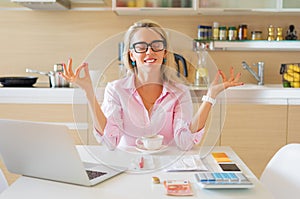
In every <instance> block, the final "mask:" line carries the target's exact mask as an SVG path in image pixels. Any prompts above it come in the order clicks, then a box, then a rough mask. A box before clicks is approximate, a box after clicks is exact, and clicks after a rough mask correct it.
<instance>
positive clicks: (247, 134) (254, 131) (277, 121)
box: [221, 104, 300, 177]
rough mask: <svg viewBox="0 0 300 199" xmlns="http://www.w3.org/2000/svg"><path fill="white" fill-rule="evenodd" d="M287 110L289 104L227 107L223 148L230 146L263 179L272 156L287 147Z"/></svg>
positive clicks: (222, 137)
mask: <svg viewBox="0 0 300 199" xmlns="http://www.w3.org/2000/svg"><path fill="white" fill-rule="evenodd" d="M287 111H288V108H287V106H286V105H265V104H227V105H226V118H225V124H224V127H223V131H222V135H221V145H222V146H231V147H232V148H233V150H234V151H235V152H236V153H237V154H238V155H239V157H241V158H242V159H243V161H244V162H245V163H246V164H247V166H248V167H249V168H250V169H251V170H252V171H253V173H254V174H255V175H256V176H257V177H260V175H261V173H262V171H263V169H264V168H265V166H266V165H267V163H268V162H269V160H270V159H271V157H272V156H273V155H274V154H275V152H276V151H277V150H278V149H279V148H280V147H282V146H283V145H285V144H286V137H287V136H286V127H287ZM299 111H300V107H299V108H298V112H299Z"/></svg>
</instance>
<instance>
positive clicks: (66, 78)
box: [59, 72, 72, 82]
mask: <svg viewBox="0 0 300 199" xmlns="http://www.w3.org/2000/svg"><path fill="white" fill-rule="evenodd" d="M59 75H60V76H61V77H63V78H64V79H65V80H67V81H68V82H71V81H72V78H70V77H69V76H67V75H65V74H64V73H62V72H60V73H59Z"/></svg>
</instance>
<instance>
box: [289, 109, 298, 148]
mask: <svg viewBox="0 0 300 199" xmlns="http://www.w3.org/2000/svg"><path fill="white" fill-rule="evenodd" d="M299 121H300V106H299V105H289V108H288V132H287V142H288V143H295V142H297V143H300V122H299Z"/></svg>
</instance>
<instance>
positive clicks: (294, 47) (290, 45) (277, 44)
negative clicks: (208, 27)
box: [194, 39, 300, 51]
mask: <svg viewBox="0 0 300 199" xmlns="http://www.w3.org/2000/svg"><path fill="white" fill-rule="evenodd" d="M195 42H200V43H206V44H208V45H207V46H209V49H210V50H225V51H300V40H283V41H266V40H255V41H252V40H245V41H201V40H197V39H195ZM194 46H195V45H194Z"/></svg>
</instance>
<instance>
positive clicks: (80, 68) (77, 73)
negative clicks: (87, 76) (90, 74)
mask: <svg viewBox="0 0 300 199" xmlns="http://www.w3.org/2000/svg"><path fill="white" fill-rule="evenodd" d="M86 66H87V63H83V64H81V65H80V66H79V67H78V68H77V69H76V70H75V77H76V78H78V77H79V75H80V72H81V70H82V69H83V68H84V67H86Z"/></svg>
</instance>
